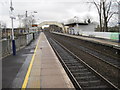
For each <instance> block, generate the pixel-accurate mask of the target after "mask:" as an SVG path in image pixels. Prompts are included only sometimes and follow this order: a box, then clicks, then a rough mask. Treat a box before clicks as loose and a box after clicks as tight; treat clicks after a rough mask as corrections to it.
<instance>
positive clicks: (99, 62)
mask: <svg viewBox="0 0 120 90" xmlns="http://www.w3.org/2000/svg"><path fill="white" fill-rule="evenodd" d="M45 34H46V36H47V37H48V39H49V38H52V39H55V40H56V41H59V42H60V43H61V44H62V45H63V46H65V47H66V48H67V49H69V50H70V51H71V52H72V53H74V54H75V55H76V56H77V57H79V58H80V59H82V60H83V61H84V62H85V63H87V64H88V65H89V66H91V67H92V68H94V69H95V70H96V71H97V72H98V73H100V74H101V75H102V76H104V77H105V78H106V79H107V80H108V81H110V82H112V83H113V84H114V85H115V86H116V87H120V84H119V82H120V81H119V78H120V77H119V73H120V69H119V64H118V63H119V62H116V60H114V59H112V58H109V57H106V56H102V55H100V54H98V53H96V52H94V51H92V50H90V49H89V48H86V47H83V46H81V45H79V44H78V43H79V41H78V42H77V43H76V42H75V40H76V39H74V40H71V38H69V37H65V36H64V37H62V36H59V35H55V34H51V33H45ZM68 38H69V39H68ZM71 47H72V48H71ZM107 60H108V61H107ZM109 61H112V62H109ZM114 62H115V63H116V64H114ZM117 65H118V66H117Z"/></svg>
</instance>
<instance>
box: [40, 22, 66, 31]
mask: <svg viewBox="0 0 120 90" xmlns="http://www.w3.org/2000/svg"><path fill="white" fill-rule="evenodd" d="M44 25H50V26H51V25H55V26H58V27H59V28H61V32H63V33H64V32H65V31H66V29H65V26H64V24H62V23H59V22H57V21H44V22H42V23H40V24H39V25H38V27H42V26H44ZM54 30H55V29H52V31H54Z"/></svg>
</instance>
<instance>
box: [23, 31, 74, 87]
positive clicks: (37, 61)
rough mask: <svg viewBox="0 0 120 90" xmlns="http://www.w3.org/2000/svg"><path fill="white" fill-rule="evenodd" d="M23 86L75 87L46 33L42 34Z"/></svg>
mask: <svg viewBox="0 0 120 90" xmlns="http://www.w3.org/2000/svg"><path fill="white" fill-rule="evenodd" d="M22 88H74V86H73V84H72V83H71V81H70V79H69V77H68V76H67V74H66V72H65V71H64V69H63V67H62V65H61V64H60V62H59V60H58V58H57V56H56V55H55V53H54V51H53V49H52V48H51V46H50V44H49V42H48V40H47V38H46V36H45V35H44V33H41V34H40V37H39V39H38V43H37V46H36V49H35V51H34V54H33V57H32V60H31V62H30V65H29V68H28V71H27V74H26V76H25V79H24V82H23V85H22Z"/></svg>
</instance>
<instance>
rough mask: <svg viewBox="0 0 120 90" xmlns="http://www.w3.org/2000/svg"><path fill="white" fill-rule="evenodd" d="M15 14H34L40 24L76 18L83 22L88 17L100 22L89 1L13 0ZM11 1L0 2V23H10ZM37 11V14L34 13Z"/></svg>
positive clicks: (3, 0)
mask: <svg viewBox="0 0 120 90" xmlns="http://www.w3.org/2000/svg"><path fill="white" fill-rule="evenodd" d="M12 1H13V7H14V14H15V16H17V15H18V14H20V15H25V11H28V16H29V15H31V14H34V16H35V18H36V20H37V21H38V22H42V21H59V22H66V21H67V20H69V19H71V18H73V17H74V16H77V17H79V19H80V20H83V19H84V18H85V17H86V16H90V17H91V18H92V20H93V21H97V22H98V14H97V10H96V8H95V7H94V5H90V4H88V3H87V2H88V1H89V0H12ZM9 7H10V0H0V21H4V22H5V23H7V26H8V27H11V23H10V8H9ZM33 11H37V13H32V12H33ZM14 22H15V23H14V26H15V27H18V25H19V22H18V19H15V20H14Z"/></svg>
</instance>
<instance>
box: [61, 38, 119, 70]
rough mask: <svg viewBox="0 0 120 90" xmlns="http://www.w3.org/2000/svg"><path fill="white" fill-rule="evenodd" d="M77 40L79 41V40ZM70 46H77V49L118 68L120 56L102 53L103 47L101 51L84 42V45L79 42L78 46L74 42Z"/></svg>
mask: <svg viewBox="0 0 120 90" xmlns="http://www.w3.org/2000/svg"><path fill="white" fill-rule="evenodd" d="M63 42H66V41H65V40H63ZM79 42H81V40H80V41H79ZM68 43H69V44H71V43H70V42H68ZM72 46H74V47H77V48H78V49H80V50H82V51H83V52H86V53H88V54H90V55H92V56H94V57H96V58H98V59H100V60H102V61H104V62H105V63H107V64H109V65H111V66H113V67H115V68H117V69H120V58H119V57H115V56H112V55H111V54H110V55H109V54H107V53H104V50H106V49H105V48H103V51H102V52H101V51H99V50H97V49H94V47H88V46H86V45H85V44H84V45H80V44H79V46H78V45H76V44H73V45H72ZM119 52H120V51H116V52H115V53H116V54H118V53H119Z"/></svg>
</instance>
